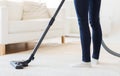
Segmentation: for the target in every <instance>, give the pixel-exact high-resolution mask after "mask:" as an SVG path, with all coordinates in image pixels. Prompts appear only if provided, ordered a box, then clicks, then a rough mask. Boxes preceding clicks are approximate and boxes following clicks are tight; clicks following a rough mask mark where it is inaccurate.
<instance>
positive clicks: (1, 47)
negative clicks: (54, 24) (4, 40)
mask: <svg viewBox="0 0 120 76" xmlns="http://www.w3.org/2000/svg"><path fill="white" fill-rule="evenodd" d="M61 43H62V44H64V43H65V36H61ZM25 50H29V43H28V42H26V43H25ZM8 51H9V50H8ZM5 54H7V45H6V44H0V56H2V55H5Z"/></svg>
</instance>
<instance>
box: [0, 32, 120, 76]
mask: <svg viewBox="0 0 120 76" xmlns="http://www.w3.org/2000/svg"><path fill="white" fill-rule="evenodd" d="M119 39H120V35H119V33H116V34H113V35H110V36H108V37H105V38H104V41H105V42H106V44H107V45H108V46H109V47H110V48H111V49H112V50H114V51H116V52H118V53H119V52H120V51H119V49H120V47H119V45H120V40H119ZM53 41H56V42H57V41H58V40H57V39H52V40H49V41H44V44H43V45H42V46H41V48H40V49H39V50H38V52H37V53H36V55H35V57H36V58H35V60H34V61H32V62H31V63H30V64H29V67H26V68H24V69H22V70H16V69H14V68H13V67H12V66H11V65H10V63H9V62H10V61H12V60H24V59H27V58H28V57H29V56H30V54H31V52H32V50H29V51H25V52H18V53H13V54H8V55H5V56H1V57H0V61H1V62H0V76H120V58H118V57H115V56H112V55H111V54H109V53H107V52H106V51H105V50H104V49H103V48H101V55H100V64H99V65H92V68H80V67H78V68H73V67H72V66H71V64H75V63H80V62H81V47H80V43H79V38H70V39H69V38H67V39H66V44H62V45H61V44H60V43H59V42H58V43H56V42H55V43H53ZM91 50H92V48H91Z"/></svg>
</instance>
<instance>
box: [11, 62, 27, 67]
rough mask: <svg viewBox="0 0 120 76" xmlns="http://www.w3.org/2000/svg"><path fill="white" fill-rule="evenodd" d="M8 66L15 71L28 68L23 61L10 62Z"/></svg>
mask: <svg viewBox="0 0 120 76" xmlns="http://www.w3.org/2000/svg"><path fill="white" fill-rule="evenodd" d="M10 64H11V65H12V66H13V67H14V68H15V69H23V68H24V67H26V66H28V63H26V62H25V61H11V62H10Z"/></svg>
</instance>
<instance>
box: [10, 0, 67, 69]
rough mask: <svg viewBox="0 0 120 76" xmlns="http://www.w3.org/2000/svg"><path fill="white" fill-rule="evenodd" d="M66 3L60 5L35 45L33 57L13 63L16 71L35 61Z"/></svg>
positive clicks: (63, 0)
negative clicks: (35, 56)
mask: <svg viewBox="0 0 120 76" xmlns="http://www.w3.org/2000/svg"><path fill="white" fill-rule="evenodd" d="M64 2H65V0H62V1H61V3H60V4H59V6H58V8H57V10H56V11H55V13H54V15H53V17H52V18H51V19H50V21H49V23H48V26H47V27H46V29H45V31H44V33H43V34H42V36H41V37H40V39H39V40H38V42H37V44H36V45H35V47H34V49H33V52H32V54H31V56H30V57H29V59H27V60H25V61H11V62H10V64H11V65H12V66H13V67H14V68H15V69H23V68H24V67H27V66H28V64H29V63H30V62H31V61H32V60H34V55H35V53H36V52H37V50H38V48H39V46H40V45H41V43H42V41H43V39H44V37H45V35H46V34H47V32H48V30H49V29H50V27H51V26H52V24H53V23H54V21H55V18H56V16H57V14H58V12H59V11H60V9H61V7H62V5H63V3H64Z"/></svg>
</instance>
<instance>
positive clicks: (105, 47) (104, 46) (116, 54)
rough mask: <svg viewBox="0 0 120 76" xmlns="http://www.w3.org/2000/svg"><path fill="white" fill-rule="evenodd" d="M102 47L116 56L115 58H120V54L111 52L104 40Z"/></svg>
mask: <svg viewBox="0 0 120 76" xmlns="http://www.w3.org/2000/svg"><path fill="white" fill-rule="evenodd" d="M102 46H103V48H104V49H105V50H106V51H107V52H108V53H110V54H112V55H114V56H117V57H120V54H119V53H117V52H114V51H113V50H111V49H110V48H108V47H107V45H106V44H105V42H104V41H103V40H102Z"/></svg>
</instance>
